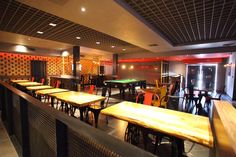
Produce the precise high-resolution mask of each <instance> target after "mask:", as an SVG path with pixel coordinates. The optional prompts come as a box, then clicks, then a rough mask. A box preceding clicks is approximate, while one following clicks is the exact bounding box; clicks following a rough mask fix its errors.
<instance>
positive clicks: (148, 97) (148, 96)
mask: <svg viewBox="0 0 236 157" xmlns="http://www.w3.org/2000/svg"><path fill="white" fill-rule="evenodd" d="M141 95H144V101H143V104H144V105H152V98H153V93H150V92H145V93H138V95H137V96H136V103H138V101H139V97H140V96H141Z"/></svg>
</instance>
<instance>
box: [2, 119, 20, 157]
mask: <svg viewBox="0 0 236 157" xmlns="http://www.w3.org/2000/svg"><path fill="white" fill-rule="evenodd" d="M0 157H18V155H17V153H16V150H15V148H14V146H13V144H12V142H11V140H10V137H9V136H8V134H7V131H6V129H5V128H4V125H3V124H2V121H0Z"/></svg>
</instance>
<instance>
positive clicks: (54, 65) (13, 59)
mask: <svg viewBox="0 0 236 157" xmlns="http://www.w3.org/2000/svg"><path fill="white" fill-rule="evenodd" d="M31 60H41V61H47V75H48V76H51V75H61V74H62V69H63V64H62V57H45V56H31V55H22V54H13V53H5V52H0V76H29V75H30V61H31ZM66 66H67V67H68V65H66ZM71 73H72V69H69V68H68V69H67V70H65V74H66V75H71Z"/></svg>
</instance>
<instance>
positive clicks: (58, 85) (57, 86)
mask: <svg viewBox="0 0 236 157" xmlns="http://www.w3.org/2000/svg"><path fill="white" fill-rule="evenodd" d="M60 85H61V81H60V80H57V82H56V83H55V88H59V87H60Z"/></svg>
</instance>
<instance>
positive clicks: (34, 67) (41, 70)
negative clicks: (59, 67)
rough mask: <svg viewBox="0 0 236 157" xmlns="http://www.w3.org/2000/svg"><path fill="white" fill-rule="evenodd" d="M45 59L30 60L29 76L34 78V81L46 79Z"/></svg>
mask: <svg viewBox="0 0 236 157" xmlns="http://www.w3.org/2000/svg"><path fill="white" fill-rule="evenodd" d="M46 67H47V62H46V61H39V60H32V61H31V77H34V78H35V81H36V82H41V79H42V78H44V79H45V80H46V77H47V76H46V74H47V73H46Z"/></svg>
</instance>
